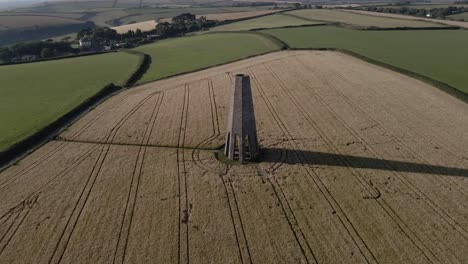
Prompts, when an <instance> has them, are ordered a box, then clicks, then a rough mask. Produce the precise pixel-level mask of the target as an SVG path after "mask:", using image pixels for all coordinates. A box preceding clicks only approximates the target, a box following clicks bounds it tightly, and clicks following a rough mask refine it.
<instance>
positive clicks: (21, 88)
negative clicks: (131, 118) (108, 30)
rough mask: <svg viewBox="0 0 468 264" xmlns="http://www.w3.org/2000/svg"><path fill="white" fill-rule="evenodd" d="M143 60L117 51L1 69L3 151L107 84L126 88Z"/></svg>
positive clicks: (0, 127) (0, 94) (0, 91)
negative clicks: (128, 80) (126, 83)
mask: <svg viewBox="0 0 468 264" xmlns="http://www.w3.org/2000/svg"><path fill="white" fill-rule="evenodd" d="M139 63H140V58H139V57H138V56H135V55H131V54H128V53H122V52H121V53H111V54H105V55H96V56H87V57H79V58H72V59H62V60H52V61H46V62H36V63H28V64H18V65H11V66H0V82H1V83H2V85H1V87H0V119H1V120H2V122H1V124H0V138H1V140H0V152H1V151H4V150H5V149H7V148H8V147H11V146H12V145H13V144H15V143H16V142H18V141H20V140H22V139H24V138H26V137H28V136H30V135H31V134H33V133H34V132H36V131H37V130H39V129H41V128H42V127H44V126H46V125H48V124H49V123H51V122H53V121H55V120H56V119H58V118H59V117H61V116H62V115H64V114H65V113H67V112H68V111H70V110H71V109H73V108H74V107H76V106H77V105H79V104H80V103H82V102H83V101H85V100H86V99H87V98H89V97H91V96H93V95H95V94H96V93H97V92H99V91H100V90H101V89H103V88H104V86H105V85H107V84H109V83H114V84H116V85H122V84H124V82H125V81H126V80H127V79H128V78H129V77H130V75H131V74H132V73H133V72H134V71H135V70H136V68H137V67H138V65H139Z"/></svg>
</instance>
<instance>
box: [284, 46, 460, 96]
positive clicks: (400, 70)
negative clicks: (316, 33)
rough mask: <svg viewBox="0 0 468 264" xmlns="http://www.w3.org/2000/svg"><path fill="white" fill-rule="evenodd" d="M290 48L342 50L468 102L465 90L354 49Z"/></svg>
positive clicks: (324, 49)
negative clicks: (370, 56) (367, 55)
mask: <svg viewBox="0 0 468 264" xmlns="http://www.w3.org/2000/svg"><path fill="white" fill-rule="evenodd" d="M290 50H323V51H326V50H329V51H338V52H341V53H344V54H346V55H350V56H352V57H355V58H357V59H360V60H363V61H366V62H368V63H371V64H374V65H377V66H380V67H383V68H386V69H389V70H392V71H394V72H397V73H401V74H404V75H406V76H409V77H411V78H415V79H417V80H420V81H422V82H425V83H427V84H429V85H431V86H434V87H436V88H438V89H439V90H442V91H443V92H445V93H447V94H449V95H451V96H453V97H455V98H457V99H459V100H461V101H463V102H465V103H468V94H467V93H465V92H463V91H460V90H458V89H457V88H455V87H453V86H451V85H449V84H447V83H444V82H441V81H437V80H435V79H432V78H431V77H428V76H426V75H423V74H419V73H416V72H413V71H410V70H406V69H403V68H400V67H397V66H394V65H391V64H388V63H385V62H381V61H378V60H374V59H371V58H369V57H366V56H364V55H361V54H359V53H356V52H354V51H350V50H347V49H341V48H290Z"/></svg>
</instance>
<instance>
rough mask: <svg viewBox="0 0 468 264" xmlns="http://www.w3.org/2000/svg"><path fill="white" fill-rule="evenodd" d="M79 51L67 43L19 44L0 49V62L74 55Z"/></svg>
mask: <svg viewBox="0 0 468 264" xmlns="http://www.w3.org/2000/svg"><path fill="white" fill-rule="evenodd" d="M78 52H79V50H78V49H75V48H73V47H71V45H70V43H67V42H52V41H44V42H31V43H19V44H16V45H13V46H11V47H3V48H0V60H2V61H6V62H8V61H12V60H14V59H16V58H18V59H19V58H21V57H23V56H36V57H37V58H50V57H54V56H63V55H66V54H76V53H78Z"/></svg>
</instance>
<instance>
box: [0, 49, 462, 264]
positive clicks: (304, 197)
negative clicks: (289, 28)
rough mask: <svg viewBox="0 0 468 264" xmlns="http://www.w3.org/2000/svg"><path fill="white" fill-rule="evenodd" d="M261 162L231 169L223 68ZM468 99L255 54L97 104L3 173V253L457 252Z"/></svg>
mask: <svg viewBox="0 0 468 264" xmlns="http://www.w3.org/2000/svg"><path fill="white" fill-rule="evenodd" d="M240 72H242V73H247V74H250V76H251V79H252V89H253V96H254V103H255V113H256V119H257V125H258V136H259V140H260V144H261V146H262V148H263V156H262V161H261V162H260V163H258V164H250V165H244V166H239V165H235V166H233V165H227V164H224V163H221V162H219V161H218V160H217V159H216V158H215V157H214V155H213V150H211V149H214V148H217V147H219V146H220V145H221V144H222V143H223V138H224V133H225V122H226V112H227V108H226V107H227V101H228V95H229V90H230V84H231V76H232V74H236V73H240ZM467 131H468V106H467V104H465V103H463V102H461V101H459V100H457V99H455V98H453V97H451V96H449V95H447V94H445V93H443V92H441V91H440V90H438V89H436V88H434V87H432V86H430V85H427V84H425V83H422V82H420V81H417V80H414V79H411V78H409V77H407V76H404V75H401V74H398V73H395V72H392V71H390V70H387V69H384V68H380V67H377V66H374V65H372V64H368V63H366V62H363V61H361V60H358V59H355V58H353V57H350V56H348V55H344V54H342V53H337V52H330V51H289V52H277V53H273V54H269V55H263V56H259V57H256V58H251V59H247V60H244V61H239V62H235V63H232V64H229V65H224V66H220V67H216V68H212V69H209V70H204V71H200V72H197V73H192V74H187V75H184V76H179V77H176V78H171V79H166V80H162V81H158V82H153V83H149V84H146V85H143V86H140V87H138V88H134V89H131V90H128V91H125V92H122V93H120V94H118V95H116V96H114V97H113V98H111V99H109V100H107V101H106V102H105V103H103V104H101V105H100V106H98V107H97V108H95V109H94V110H92V111H91V112H90V113H88V114H87V115H86V116H84V117H83V118H82V119H80V120H79V121H78V122H76V123H75V124H74V125H73V126H71V127H70V128H69V129H68V130H67V131H66V132H64V133H63V134H62V135H61V136H60V138H59V139H57V140H54V141H51V142H49V143H48V144H46V145H45V146H43V147H42V148H40V149H38V150H37V151H35V152H34V153H33V154H31V155H29V156H28V157H27V158H25V159H23V160H22V161H20V162H19V163H18V164H17V165H14V166H12V167H10V168H8V169H7V170H5V171H3V172H2V173H0V200H1V201H2V203H1V204H0V217H1V218H0V219H1V222H0V238H1V239H0V262H1V263H30V262H35V263H45V262H48V263H58V262H63V263H103V262H105V263H108V262H119V263H123V262H126V263H144V262H149V261H151V262H154V263H175V262H180V263H182V262H184V263H185V262H189V261H190V262H191V263H244V262H246V263H249V262H253V263H272V262H274V263H365V262H369V263H429V262H430V263H447V262H450V263H466V262H467V260H468V252H467V251H466V250H465V249H466V248H467V247H468V219H467V218H466V216H467V215H468V208H467V206H466V205H467V204H468V203H467V202H468V157H467V156H466V149H467V147H468V133H467Z"/></svg>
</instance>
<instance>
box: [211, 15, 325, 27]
mask: <svg viewBox="0 0 468 264" xmlns="http://www.w3.org/2000/svg"><path fill="white" fill-rule="evenodd" d="M321 23H323V22H312V21H310V20H304V19H300V18H297V17H293V16H287V15H283V14H275V15H269V16H263V17H259V18H254V19H248V20H243V21H239V22H235V23H231V24H227V25H222V26H218V27H214V28H212V29H211V30H210V31H239V30H252V29H260V28H276V27H288V26H302V25H314V24H321Z"/></svg>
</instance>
